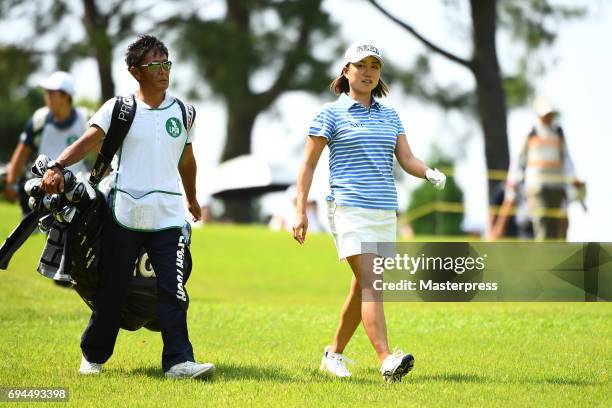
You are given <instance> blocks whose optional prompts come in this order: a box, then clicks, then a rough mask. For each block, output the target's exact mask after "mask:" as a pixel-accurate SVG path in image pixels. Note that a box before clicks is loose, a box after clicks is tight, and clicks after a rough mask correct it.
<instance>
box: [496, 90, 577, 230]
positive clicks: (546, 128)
mask: <svg viewBox="0 0 612 408" xmlns="http://www.w3.org/2000/svg"><path fill="white" fill-rule="evenodd" d="M533 109H534V112H535V114H536V115H537V121H536V124H535V125H534V126H533V128H532V129H531V130H530V131H529V133H528V134H527V137H526V138H525V142H524V143H523V146H522V148H521V150H520V153H519V156H518V158H517V159H516V160H514V161H513V162H512V163H511V166H510V170H509V172H508V180H507V182H506V191H505V201H507V202H510V203H515V202H516V196H517V188H518V186H520V185H521V183H523V184H524V192H525V197H526V200H527V207H528V209H529V213H530V214H531V219H532V222H533V232H534V237H535V239H536V240H538V241H542V240H545V239H565V238H566V235H567V208H566V207H567V201H568V194H567V190H568V187H573V188H577V189H581V190H584V183H583V182H582V181H581V180H579V179H578V178H577V177H576V175H575V171H574V165H573V163H572V160H571V158H570V155H569V151H568V149H567V143H566V140H565V136H564V133H563V129H562V128H561V126H560V125H559V124H558V123H557V121H556V117H557V112H556V111H555V109H554V108H553V106H552V105H551V103H550V102H549V101H548V100H546V99H545V98H542V97H537V98H536V99H535V100H534V103H533ZM502 206H504V204H502Z"/></svg>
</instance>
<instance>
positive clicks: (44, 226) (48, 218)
mask: <svg viewBox="0 0 612 408" xmlns="http://www.w3.org/2000/svg"><path fill="white" fill-rule="evenodd" d="M52 226H53V214H47V215H45V216H44V217H41V218H40V220H38V229H39V230H40V232H42V233H47V232H49V230H50V229H51V227H52Z"/></svg>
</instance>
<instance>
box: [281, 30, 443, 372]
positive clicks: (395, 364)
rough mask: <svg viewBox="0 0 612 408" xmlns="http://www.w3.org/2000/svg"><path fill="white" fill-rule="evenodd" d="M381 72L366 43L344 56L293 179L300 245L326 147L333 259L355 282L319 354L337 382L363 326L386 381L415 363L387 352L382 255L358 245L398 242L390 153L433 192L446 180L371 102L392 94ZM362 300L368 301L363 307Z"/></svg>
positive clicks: (393, 117)
mask: <svg viewBox="0 0 612 408" xmlns="http://www.w3.org/2000/svg"><path fill="white" fill-rule="evenodd" d="M382 67H383V59H382V57H381V53H380V49H379V48H378V47H376V46H374V45H372V44H370V43H367V42H366V43H363V42H361V43H355V44H353V45H351V46H350V47H349V48H348V50H347V51H346V54H345V56H344V67H343V68H342V72H341V74H340V76H339V77H338V78H336V79H335V80H334V81H333V82H332V84H331V89H332V90H333V91H334V93H336V94H337V95H339V98H338V99H337V100H336V101H335V102H331V103H327V104H325V105H323V107H322V108H321V110H320V111H319V112H318V113H317V115H316V116H315V118H314V120H313V121H312V124H311V125H310V130H309V137H308V141H307V142H306V152H305V155H304V161H303V163H302V167H301V169H300V173H299V176H298V181H297V213H296V219H295V224H294V227H293V237H294V239H295V240H297V241H298V242H299V243H300V244H303V243H304V241H305V239H306V232H307V230H308V218H307V217H306V200H307V197H308V192H309V190H310V186H311V184H312V177H313V173H314V171H315V167H316V166H317V162H318V161H319V157H320V156H321V152H322V151H323V148H324V147H325V146H326V145H327V146H328V147H329V170H330V177H329V184H330V189H331V192H330V195H329V196H328V197H327V203H328V218H329V223H330V228H331V231H332V235H333V236H334V240H335V242H336V248H337V250H338V256H339V258H340V259H341V260H342V259H346V260H347V261H348V263H349V265H350V267H351V269H352V272H353V277H352V282H351V289H350V291H349V295H348V297H347V298H346V301H345V303H344V306H343V307H342V312H341V314H340V322H339V325H338V328H337V330H336V334H335V336H334V340H333V343H332V345H331V346H327V347H326V348H325V350H324V353H323V358H322V361H321V370H322V371H326V372H329V373H331V374H333V375H335V376H337V377H349V376H350V375H351V373H350V372H349V371H348V369H347V368H346V364H345V358H344V357H343V355H342V352H343V351H344V348H345V347H346V345H347V344H348V342H349V340H350V339H351V337H352V336H353V334H354V333H355V330H356V329H357V326H358V325H359V323H360V322H362V321H363V326H364V328H365V331H366V333H367V335H368V338H369V339H370V341H371V342H372V345H373V346H374V349H375V350H376V353H377V354H378V358H379V359H380V362H381V368H380V372H381V374H382V375H383V378H384V380H386V381H398V380H401V378H402V377H403V376H404V375H405V374H406V373H408V372H409V371H410V370H411V369H412V366H413V365H414V358H413V357H412V355H410V354H405V353H403V352H402V351H399V350H398V351H395V352H394V353H391V352H389V345H388V342H387V326H386V322H385V314H384V309H383V303H382V301H378V299H377V298H376V297H373V298H370V297H369V296H371V295H372V294H373V293H374V291H373V287H372V280H371V276H372V273H371V271H372V264H373V261H374V259H375V258H376V257H377V256H378V255H379V254H376V253H364V252H367V251H363V250H362V246H361V243H362V242H394V241H395V240H396V227H397V217H396V211H397V209H398V208H397V195H396V191H395V183H394V181H393V176H392V169H393V155H395V157H397V160H398V162H399V164H400V166H401V167H402V168H403V169H404V170H405V171H407V172H408V173H410V174H412V175H413V176H416V177H420V178H426V179H428V180H429V181H430V182H431V183H432V184H433V185H434V187H436V188H438V189H442V188H444V184H445V182H446V176H445V175H444V174H442V173H441V172H439V171H437V170H434V169H430V168H428V167H427V166H426V165H425V164H423V162H421V161H420V160H419V159H417V158H416V157H414V156H413V154H412V151H411V150H410V146H408V141H407V140H406V135H405V133H404V128H403V126H402V123H401V121H400V119H399V117H398V115H397V113H396V112H395V110H394V109H393V108H390V107H387V106H384V105H382V104H381V103H380V102H378V101H377V100H376V99H374V97H377V98H379V97H382V96H386V95H387V93H388V92H389V88H388V87H387V85H385V83H384V82H383V81H382V79H381V77H380V75H381V71H382ZM372 252H373V251H372ZM362 296H366V297H367V298H366V299H364V301H363V302H362ZM378 296H380V295H378ZM372 299H374V301H368V300H372Z"/></svg>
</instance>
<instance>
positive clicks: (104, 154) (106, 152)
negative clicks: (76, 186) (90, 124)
mask: <svg viewBox="0 0 612 408" xmlns="http://www.w3.org/2000/svg"><path fill="white" fill-rule="evenodd" d="M134 116H136V98H135V97H134V95H130V96H127V97H123V96H117V97H115V107H114V108H113V114H112V117H111V123H110V126H109V127H108V132H107V133H106V137H104V142H103V143H102V148H101V149H100V153H98V157H97V158H96V163H95V164H94V167H93V169H92V170H91V175H90V176H89V183H90V184H91V185H93V186H96V185H98V183H99V182H100V180H102V177H103V176H104V174H105V173H106V171H107V170H108V169H109V168H110V165H111V161H112V160H113V156H114V155H115V153H116V152H117V150H119V146H121V143H123V139H125V136H126V135H127V133H128V131H129V130H130V126H132V122H133V121H134Z"/></svg>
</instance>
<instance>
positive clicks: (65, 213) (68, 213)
mask: <svg viewBox="0 0 612 408" xmlns="http://www.w3.org/2000/svg"><path fill="white" fill-rule="evenodd" d="M75 214H76V208H75V207H72V206H69V205H66V206H64V207H63V208H62V209H61V210H59V211H56V212H55V213H54V217H55V220H56V221H57V222H59V223H70V221H72V219H73V218H74V215H75Z"/></svg>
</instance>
